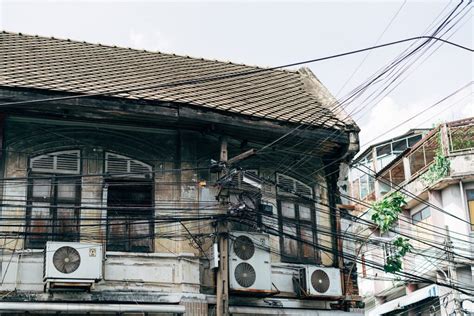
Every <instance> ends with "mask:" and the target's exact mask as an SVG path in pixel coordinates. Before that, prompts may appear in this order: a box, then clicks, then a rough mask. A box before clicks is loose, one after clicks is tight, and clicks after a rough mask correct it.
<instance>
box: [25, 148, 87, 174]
mask: <svg viewBox="0 0 474 316" xmlns="http://www.w3.org/2000/svg"><path fill="white" fill-rule="evenodd" d="M30 168H31V170H32V171H35V172H47V173H64V174H78V173H80V170H81V159H80V151H79V150H67V151H58V152H54V153H48V154H44V155H39V156H36V157H32V158H31V159H30Z"/></svg>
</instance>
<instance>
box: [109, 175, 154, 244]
mask: <svg viewBox="0 0 474 316" xmlns="http://www.w3.org/2000/svg"><path fill="white" fill-rule="evenodd" d="M105 182H106V184H107V199H106V201H105V202H106V208H107V210H106V221H105V222H106V232H105V245H106V251H113V252H127V253H153V252H154V251H155V242H154V241H155V237H154V236H155V221H154V218H155V198H154V193H155V184H154V181H152V180H151V179H147V180H145V181H144V179H137V178H126V179H124V178H120V179H117V178H114V177H109V178H106V179H105ZM124 182H126V183H129V185H135V183H138V185H142V186H149V187H150V201H151V205H150V207H149V208H150V209H149V210H147V211H149V214H145V215H138V216H137V217H138V219H134V218H133V215H123V216H116V218H119V219H120V220H123V219H124V224H123V226H125V233H126V234H127V239H126V240H125V238H123V239H122V243H123V244H124V246H125V249H110V246H111V245H110V244H109V239H110V238H109V237H110V225H109V219H110V218H111V216H110V215H109V211H111V210H110V209H111V208H112V207H113V206H109V197H110V188H111V187H112V186H113V184H114V183H115V184H117V183H124ZM130 183H132V184H130ZM118 208H119V211H124V212H127V210H126V209H125V208H122V209H120V207H118ZM143 209H147V207H146V206H144V207H143ZM136 211H141V210H140V209H136ZM112 218H113V216H112ZM133 221H139V222H142V221H149V236H148V238H147V240H148V245H149V246H148V249H147V250H146V251H139V250H136V249H135V250H134V249H132V240H135V239H134V237H136V236H134V237H132V234H131V233H132V229H131V227H132V224H133ZM118 226H122V225H120V224H118ZM137 239H138V238H137Z"/></svg>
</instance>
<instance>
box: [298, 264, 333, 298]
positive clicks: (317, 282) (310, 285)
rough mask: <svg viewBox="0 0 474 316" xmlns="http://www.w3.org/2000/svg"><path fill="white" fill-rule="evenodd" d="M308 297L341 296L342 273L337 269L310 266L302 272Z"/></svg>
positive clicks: (303, 285)
mask: <svg viewBox="0 0 474 316" xmlns="http://www.w3.org/2000/svg"><path fill="white" fill-rule="evenodd" d="M300 281H301V282H302V287H303V289H304V290H305V292H306V293H305V295H306V296H314V297H321V296H341V295H342V289H341V272H340V270H339V269H337V268H326V267H318V266H311V265H308V266H306V267H304V268H303V269H301V270H300Z"/></svg>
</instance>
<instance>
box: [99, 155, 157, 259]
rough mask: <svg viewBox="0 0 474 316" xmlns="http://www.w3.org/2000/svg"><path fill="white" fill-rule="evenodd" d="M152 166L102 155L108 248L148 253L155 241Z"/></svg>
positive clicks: (127, 158) (115, 156)
mask: <svg viewBox="0 0 474 316" xmlns="http://www.w3.org/2000/svg"><path fill="white" fill-rule="evenodd" d="M152 170H153V168H152V166H150V165H148V164H146V163H144V162H141V161H138V160H136V159H133V158H130V157H126V156H122V155H118V154H114V153H106V154H105V172H106V173H107V174H108V176H107V177H106V184H107V185H106V188H107V189H106V190H107V191H106V192H107V194H106V195H107V250H108V251H127V252H151V251H152V250H153V240H154V238H153V237H154V214H155V212H154V206H153V205H154V203H153V202H154V194H153V192H154V191H153V181H152V179H153V173H152Z"/></svg>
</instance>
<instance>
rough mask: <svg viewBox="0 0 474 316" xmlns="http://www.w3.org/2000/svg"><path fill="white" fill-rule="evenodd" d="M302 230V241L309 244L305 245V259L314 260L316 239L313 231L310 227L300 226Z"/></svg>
mask: <svg viewBox="0 0 474 316" xmlns="http://www.w3.org/2000/svg"><path fill="white" fill-rule="evenodd" d="M300 230H301V239H303V240H304V241H306V242H307V243H303V257H304V258H308V259H314V247H313V246H312V244H314V238H313V231H312V229H311V228H310V227H303V226H300Z"/></svg>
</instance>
